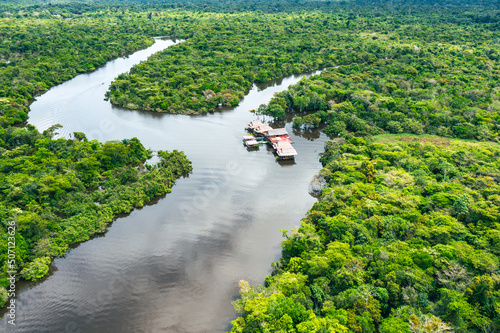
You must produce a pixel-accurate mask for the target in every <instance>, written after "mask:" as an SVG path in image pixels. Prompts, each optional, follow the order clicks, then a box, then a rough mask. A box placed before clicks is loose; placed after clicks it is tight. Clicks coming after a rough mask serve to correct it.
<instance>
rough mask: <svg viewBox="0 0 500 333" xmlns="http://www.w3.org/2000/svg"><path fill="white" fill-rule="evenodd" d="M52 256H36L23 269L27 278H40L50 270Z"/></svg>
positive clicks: (23, 274)
mask: <svg viewBox="0 0 500 333" xmlns="http://www.w3.org/2000/svg"><path fill="white" fill-rule="evenodd" d="M50 261H51V259H50V257H42V258H36V259H35V260H33V261H32V262H30V263H29V264H27V265H26V266H25V267H24V268H23V270H22V271H21V276H22V277H23V278H24V279H25V280H39V279H41V278H42V277H44V276H45V275H46V274H47V273H48V272H49V264H50Z"/></svg>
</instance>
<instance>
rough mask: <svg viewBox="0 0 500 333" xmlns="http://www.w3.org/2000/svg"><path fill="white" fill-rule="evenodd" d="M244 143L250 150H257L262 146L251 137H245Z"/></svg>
mask: <svg viewBox="0 0 500 333" xmlns="http://www.w3.org/2000/svg"><path fill="white" fill-rule="evenodd" d="M243 143H244V144H245V146H247V147H248V148H257V147H258V146H259V145H260V143H259V142H258V141H257V140H255V137H253V136H251V135H245V136H244V137H243Z"/></svg>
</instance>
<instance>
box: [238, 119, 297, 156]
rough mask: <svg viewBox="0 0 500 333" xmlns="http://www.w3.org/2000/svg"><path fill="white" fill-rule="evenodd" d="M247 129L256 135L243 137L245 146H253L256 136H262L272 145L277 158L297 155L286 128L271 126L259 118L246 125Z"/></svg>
mask: <svg viewBox="0 0 500 333" xmlns="http://www.w3.org/2000/svg"><path fill="white" fill-rule="evenodd" d="M247 130H248V131H250V132H253V133H254V134H255V136H256V137H253V136H250V135H249V136H244V137H243V141H244V142H245V145H246V146H247V147H255V146H256V145H255V143H256V144H257V146H258V141H257V140H258V138H263V139H265V140H267V142H268V143H269V144H270V145H271V146H272V147H273V149H274V153H275V154H276V156H278V159H279V160H292V159H294V158H295V156H296V155H297V151H296V150H295V148H293V146H292V138H291V137H290V136H289V135H288V132H287V131H286V129H284V128H272V127H271V126H269V125H266V124H264V123H262V122H261V121H260V120H254V121H252V122H250V123H249V124H248V125H247ZM252 139H253V141H255V143H254V142H253V141H252ZM249 142H250V143H249Z"/></svg>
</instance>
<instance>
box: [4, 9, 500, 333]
mask: <svg viewBox="0 0 500 333" xmlns="http://www.w3.org/2000/svg"><path fill="white" fill-rule="evenodd" d="M497 7H498V4H496V3H494V2H491V1H474V2H471V1H466V0H464V1H453V0H449V1H439V2H436V1H423V0H422V1H417V0H415V1H391V2H386V1H370V2H368V1H350V2H336V1H305V0H304V1H296V2H294V3H291V2H289V1H258V0H254V1H230V2H220V1H215V0H214V1H207V2H201V1H190V2H178V1H149V2H141V1H128V2H114V1H106V2H99V3H95V2H92V1H86V2H71V1H55V2H54V3H53V4H52V3H49V4H47V3H44V2H26V3H21V4H20V3H17V2H12V1H10V2H9V1H7V2H5V3H2V4H0V35H1V41H2V43H0V110H1V112H0V113H1V115H0V119H1V121H0V124H1V128H0V169H1V173H0V187H1V190H2V191H1V192H0V202H1V204H0V219H1V221H2V224H1V226H0V228H1V231H0V234H1V235H2V237H1V239H0V260H1V262H2V265H3V266H2V270H1V273H0V274H4V273H3V272H6V271H7V270H8V268H9V267H8V266H7V265H8V261H7V244H8V234H7V228H8V223H9V221H11V220H14V221H15V222H16V225H17V233H16V256H17V257H16V261H17V263H18V264H19V267H17V268H18V270H19V277H20V278H23V279H27V280H36V279H39V278H41V277H43V276H44V275H46V274H47V272H48V265H49V263H50V261H51V258H53V257H56V256H61V255H64V253H65V252H66V250H67V248H68V246H69V245H70V244H73V243H75V242H79V241H84V240H87V239H89V238H90V237H91V236H92V235H93V234H95V233H100V232H103V231H104V230H105V228H106V226H107V225H108V224H109V223H110V222H111V221H112V220H113V218H114V217H115V216H116V214H120V213H126V212H129V211H131V210H132V209H134V208H135V207H141V206H143V205H144V204H145V203H147V202H148V201H150V200H151V199H152V198H153V197H155V196H157V195H161V194H164V193H168V192H169V191H170V189H171V187H172V185H173V183H174V181H175V179H176V178H178V177H180V176H181V175H183V174H185V173H187V172H189V171H190V170H191V164H190V162H189V161H188V160H187V158H186V156H185V155H184V154H183V153H182V152H177V151H174V152H171V153H169V152H159V156H160V162H159V163H158V164H157V165H156V166H149V165H147V164H146V162H145V161H146V160H147V159H148V158H149V157H151V152H150V151H148V150H147V149H145V148H144V147H143V146H142V144H141V143H140V142H139V140H137V139H136V138H124V139H123V141H116V142H107V143H101V142H97V141H88V140H87V139H86V138H85V134H84V133H74V138H72V139H53V137H54V135H55V133H56V131H57V126H55V127H52V128H50V129H49V130H47V131H45V132H43V133H40V132H39V131H37V130H36V128H34V127H33V126H29V125H28V126H26V125H25V123H24V122H25V120H26V119H27V112H28V107H29V104H30V103H31V101H32V100H33V98H34V97H35V96H36V95H37V94H40V93H42V92H44V91H46V90H47V89H48V88H49V87H52V86H54V85H56V84H58V83H61V82H63V81H65V80H68V79H70V78H72V77H74V76H76V75H77V74H78V73H83V72H87V71H91V70H93V69H95V68H96V67H98V66H100V65H102V64H104V63H105V62H106V61H108V60H110V59H113V58H116V57H119V56H123V55H126V54H129V53H131V52H133V51H135V50H137V49H140V48H144V47H146V46H148V45H151V43H152V42H153V40H152V38H151V37H152V36H169V37H172V38H176V39H181V40H183V42H182V43H179V44H177V45H175V46H172V47H170V48H168V49H166V50H165V51H163V52H160V53H159V54H157V55H155V56H153V57H152V58H150V59H149V60H148V61H146V62H143V63H141V64H139V65H138V66H135V67H134V68H133V69H132V70H131V71H130V73H125V74H123V75H120V76H119V77H118V78H117V79H116V80H115V81H114V82H113V84H112V85H111V87H110V90H109V92H108V97H109V99H110V100H111V101H112V102H113V103H114V104H117V105H120V106H124V107H127V108H131V109H144V110H149V111H157V112H169V113H184V114H196V113H207V112H213V111H214V110H216V108H217V106H218V105H219V104H222V105H237V104H238V103H239V101H240V100H241V99H242V97H243V96H244V95H245V94H246V93H247V92H248V90H249V89H250V88H251V87H252V85H253V84H254V83H259V82H265V81H268V80H270V79H273V78H279V77H282V76H285V75H288V74H292V73H295V74H298V73H303V72H305V71H309V70H313V69H323V68H326V69H325V70H324V71H323V72H322V73H321V74H320V75H317V76H314V77H311V78H308V79H303V80H302V81H301V82H299V83H298V84H297V85H295V86H292V87H290V88H289V89H288V90H286V91H284V92H282V93H279V94H277V95H276V96H275V97H274V98H273V100H272V101H271V102H270V103H269V104H268V105H261V106H260V107H259V108H258V110H256V111H257V113H258V114H266V115H271V116H273V117H275V118H281V117H284V116H285V115H286V113H287V112H288V113H293V114H295V115H296V117H295V118H294V120H293V125H294V127H295V128H296V129H297V130H303V131H307V130H308V129H309V128H312V127H317V126H320V124H324V125H325V127H324V131H325V132H326V133H327V134H329V135H330V136H332V138H334V140H333V141H331V142H329V143H328V144H327V146H326V148H325V152H324V153H323V154H322V157H321V162H322V163H323V166H324V168H323V170H322V171H321V173H320V178H321V179H322V180H323V181H324V184H325V186H324V190H323V193H322V197H321V199H320V200H319V201H318V203H316V204H315V205H314V207H313V208H312V209H311V210H310V211H309V213H308V214H307V216H306V217H305V218H304V219H303V221H302V225H301V226H300V227H299V228H295V229H293V230H291V231H290V232H286V231H284V236H285V237H286V240H285V241H284V242H283V243H282V249H283V252H282V258H281V259H280V260H279V261H278V262H277V263H275V264H274V271H273V274H272V275H271V276H269V277H267V278H266V281H265V286H256V287H251V286H250V285H249V284H248V283H247V282H245V281H241V283H240V291H241V298H240V299H238V300H237V301H235V302H234V305H235V309H236V311H237V312H238V314H239V315H240V317H239V318H237V319H236V320H235V321H233V328H232V331H233V332H446V331H456V332H495V331H498V330H500V320H499V311H500V310H499V309H500V307H499V304H500V298H499V297H500V291H499V290H500V288H499V283H500V282H499V281H500V280H499V278H498V277H499V274H500V273H499V261H498V255H499V251H500V248H499V244H500V238H499V237H500V235H499V234H498V222H499V221H500V211H499V208H498V207H499V205H500V193H499V192H500V188H499V185H498V182H499V180H500V172H499V169H500V147H499V146H498V143H497V142H498V141H499V139H498V133H499V130H500V127H499V126H500V124H499V121H500V116H499V112H500V98H499V97H500V95H499V93H500V88H499V86H498V79H499V70H500V68H499V66H498V60H499V57H500V49H499V46H498V41H499V40H500V33H499V29H500V14H499V13H500V12H499V9H498V8H497ZM387 133H392V134H389V135H388V134H387ZM404 133H412V134H415V135H409V134H404ZM443 137H447V138H443ZM463 139H466V140H463ZM478 141H484V142H478ZM2 286H6V279H5V275H2V276H0V287H2ZM0 296H1V297H0V299H2V300H4V299H5V290H4V289H0Z"/></svg>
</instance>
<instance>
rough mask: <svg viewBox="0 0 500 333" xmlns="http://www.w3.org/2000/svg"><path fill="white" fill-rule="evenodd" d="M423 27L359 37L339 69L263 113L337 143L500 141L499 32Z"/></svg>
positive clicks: (284, 95) (281, 96)
mask: <svg viewBox="0 0 500 333" xmlns="http://www.w3.org/2000/svg"><path fill="white" fill-rule="evenodd" d="M417 18H419V17H418V16H417ZM420 19H421V20H422V21H423V23H422V24H421V25H418V26H409V25H401V26H400V28H399V29H398V28H395V27H394V26H393V25H391V24H380V25H378V26H376V27H372V29H371V31H366V30H365V31H363V32H361V33H358V36H357V37H356V39H357V40H356V42H355V43H357V45H354V44H352V47H351V48H348V49H347V50H345V51H344V52H343V53H342V54H341V53H340V52H338V53H339V56H337V59H338V64H339V66H338V68H330V69H328V70H325V71H323V72H322V73H321V74H320V75H316V76H313V77H310V78H304V79H302V81H301V82H299V83H298V84H296V85H294V86H292V87H290V88H289V89H288V90H286V91H284V92H281V93H278V94H277V95H276V96H275V97H274V99H273V100H272V101H271V102H270V103H269V105H262V106H261V107H260V108H259V110H258V111H259V112H260V113H262V114H268V115H271V116H274V117H277V118H279V117H282V116H283V115H284V110H287V111H289V112H294V113H297V114H298V115H297V116H296V117H295V118H294V122H293V124H294V127H296V128H304V129H307V128H314V127H317V126H319V124H320V123H326V124H327V125H328V126H327V127H326V128H325V132H326V133H328V134H329V135H333V136H341V137H345V136H346V135H348V133H352V134H356V135H361V136H366V135H377V134H380V133H395V134H397V133H403V132H404V133H414V134H423V133H428V134H437V135H440V136H447V137H457V138H464V139H476V140H481V141H498V140H499V138H498V134H499V131H500V90H499V87H498V85H497V82H498V75H499V74H500V67H499V66H498V61H497V55H498V54H500V53H499V52H500V49H499V48H498V46H496V45H495V42H494V41H495V40H496V38H498V32H496V30H495V31H493V30H488V29H485V28H484V27H483V26H477V27H476V26H474V25H470V24H456V25H451V26H450V25H449V22H446V21H444V22H441V23H435V24H433V25H432V26H431V25H430V22H429V21H431V18H427V17H423V18H420ZM394 21H396V22H397V20H394ZM427 22H428V23H427ZM466 22H467V21H466ZM445 24H446V28H445V27H444V25H445ZM391 27H392V28H395V29H394V30H393V29H392V28H391ZM391 30H393V31H392V32H391ZM477 36H481V38H477ZM311 112H313V113H312V114H311ZM300 113H304V114H305V115H304V116H302V115H300Z"/></svg>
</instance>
